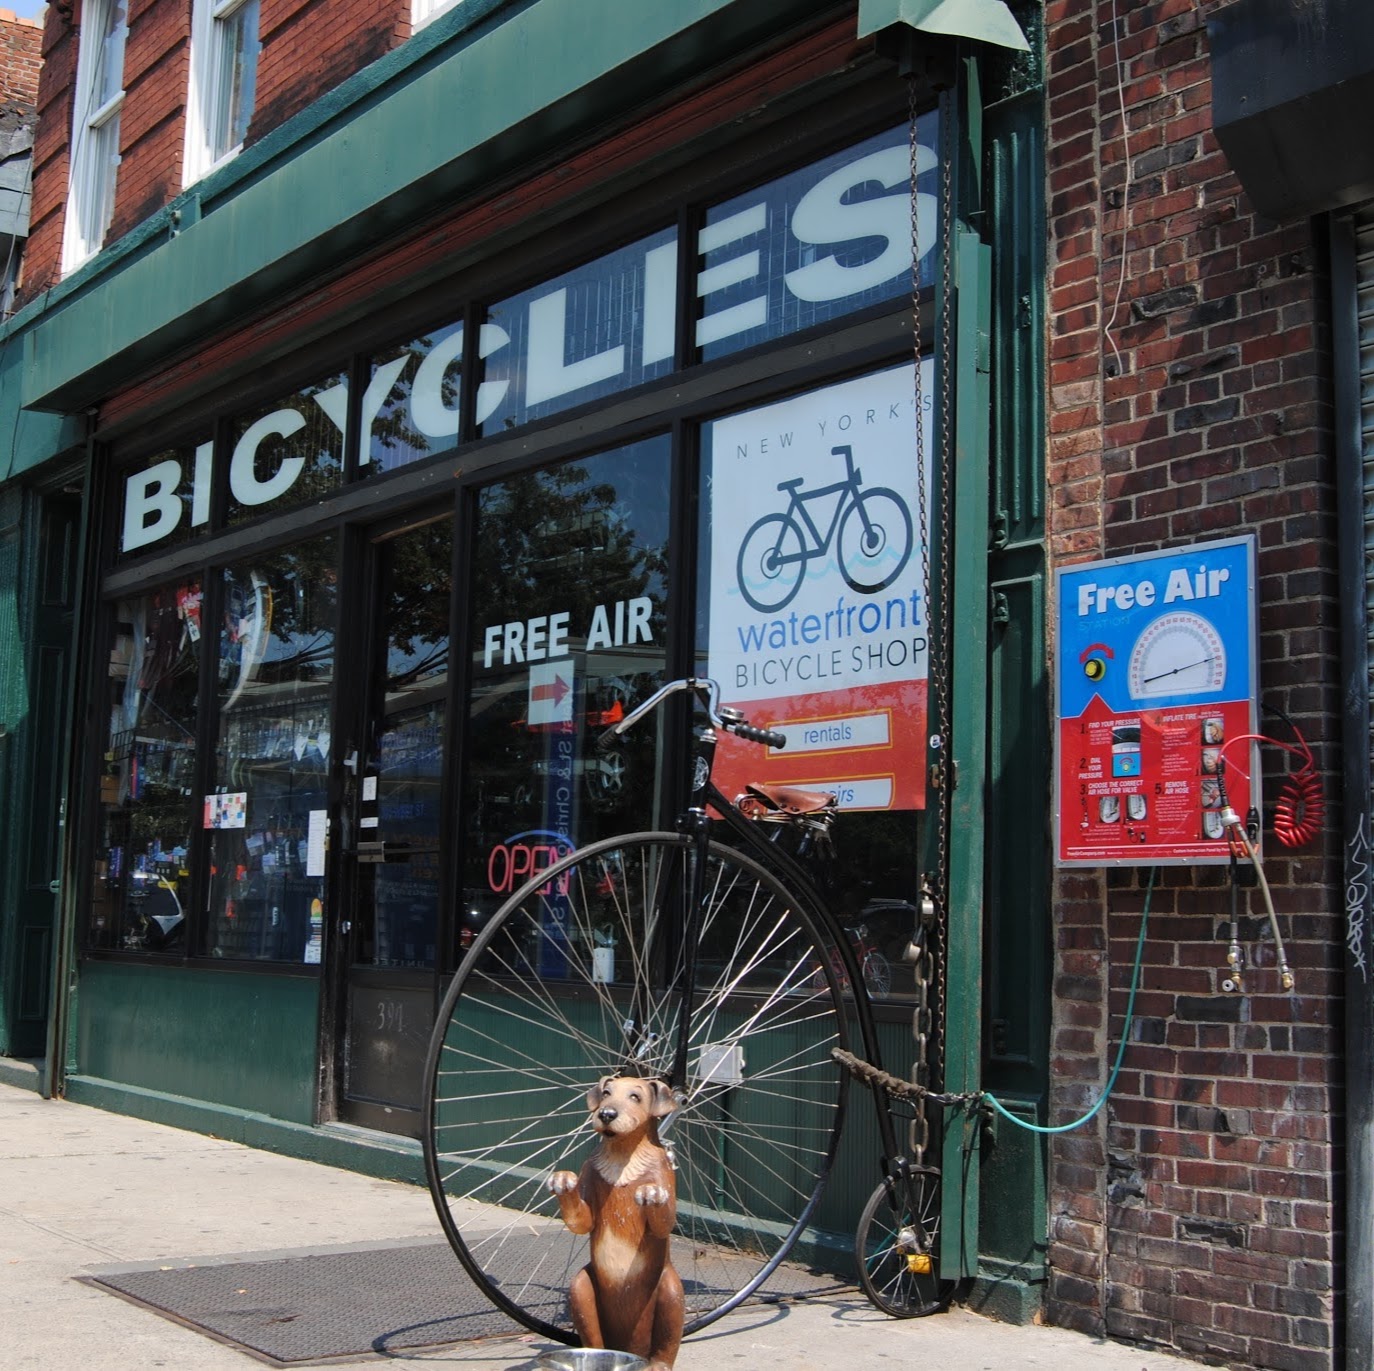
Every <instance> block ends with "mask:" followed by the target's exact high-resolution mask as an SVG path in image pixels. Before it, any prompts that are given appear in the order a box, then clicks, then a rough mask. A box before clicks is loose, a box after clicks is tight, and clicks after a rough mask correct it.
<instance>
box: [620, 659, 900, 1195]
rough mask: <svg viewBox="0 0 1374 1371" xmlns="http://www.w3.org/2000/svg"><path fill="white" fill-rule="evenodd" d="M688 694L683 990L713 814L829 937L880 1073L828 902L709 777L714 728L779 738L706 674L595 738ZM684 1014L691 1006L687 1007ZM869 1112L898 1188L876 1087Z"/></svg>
mask: <svg viewBox="0 0 1374 1371" xmlns="http://www.w3.org/2000/svg"><path fill="white" fill-rule="evenodd" d="M682 692H686V693H690V694H691V695H692V697H693V700H694V701H695V702H696V703H697V704H699V705H700V706H701V707H702V708H703V709H704V710H705V712H706V715H707V718H708V720H709V723H708V725H706V726H705V727H700V728H697V729H695V731H694V748H693V764H694V765H693V772H692V779H691V794H690V797H689V800H688V804H687V807H686V809H684V810H683V811H682V813H681V815H680V816H679V818H678V823H677V827H678V830H679V831H680V832H683V833H686V834H689V835H690V836H691V838H692V845H691V848H690V850H689V856H688V860H687V871H686V873H685V876H686V879H685V880H684V882H683V886H682V889H683V893H684V905H685V908H684V910H683V933H684V937H685V938H686V940H687V941H686V947H685V949H684V957H685V959H686V964H685V967H684V978H685V984H686V986H687V987H688V990H687V993H688V994H689V995H690V994H692V993H693V992H692V987H693V985H694V984H695V972H696V944H697V934H698V931H699V917H700V910H701V904H702V893H703V892H702V880H703V871H704V867H705V862H706V849H707V843H708V842H709V840H710V836H711V828H712V819H711V813H712V811H714V813H715V814H716V816H717V821H718V822H720V823H722V824H723V825H724V827H725V828H726V830H727V831H728V832H729V833H730V834H731V835H732V836H733V837H734V838H735V839H737V841H738V845H739V846H740V847H741V848H742V849H743V850H745V851H746V852H748V853H749V854H750V855H751V856H753V857H755V858H756V859H757V860H758V861H760V862H761V863H762V864H763V865H765V866H767V867H768V868H769V869H770V870H771V871H773V873H774V874H775V875H776V876H777V877H778V878H779V879H780V880H781V881H782V882H783V884H784V885H785V886H786V887H787V889H788V891H789V893H791V894H793V895H794V896H795V897H796V898H797V899H798V901H799V902H800V903H803V904H804V905H805V912H806V913H807V914H809V915H810V916H811V917H812V919H813V920H814V921H815V923H816V926H817V927H818V928H820V929H822V930H824V932H825V934H826V936H827V937H829V939H830V940H831V944H832V948H831V949H827V950H833V951H834V952H835V953H837V954H838V957H839V959H840V963H841V965H842V966H843V967H844V972H845V975H846V977H847V978H848V980H849V986H850V991H851V996H852V1000H853V1007H854V1016H855V1019H856V1021H857V1023H858V1028H859V1037H860V1041H861V1042H862V1045H863V1051H864V1057H865V1059H866V1060H867V1061H868V1062H869V1063H871V1064H872V1066H873V1067H875V1068H876V1069H877V1070H879V1071H881V1070H882V1056H881V1046H880V1044H879V1041H878V1032H877V1023H876V1020H875V1019H874V1015H873V1004H872V1001H871V999H870V998H869V995H868V992H867V990H866V989H865V987H864V982H863V973H862V969H861V968H860V966H859V963H858V959H857V957H856V956H855V954H854V948H853V946H852V944H851V942H850V939H849V937H848V935H847V934H846V933H845V930H844V927H843V925H842V924H841V923H840V921H839V920H838V919H837V918H836V916H835V914H834V913H833V911H832V910H831V909H830V907H829V905H828V904H827V903H826V902H825V900H824V899H823V898H822V896H821V894H820V892H819V891H818V890H817V889H816V885H815V882H814V881H813V880H812V879H811V876H810V874H809V873H808V872H807V871H806V869H805V868H804V867H803V866H802V865H801V863H800V862H799V861H798V860H797V859H796V858H795V857H793V856H792V855H791V854H790V853H788V852H786V851H784V850H783V849H781V848H779V847H778V846H777V845H776V844H775V843H773V842H770V841H769V840H768V838H766V837H764V836H763V835H762V833H761V832H760V829H759V825H758V824H756V823H755V822H753V821H752V820H750V819H747V818H745V817H744V815H743V814H741V813H740V812H739V809H738V808H737V807H736V805H735V804H734V803H733V801H731V800H729V799H728V798H727V797H726V796H725V795H724V794H723V793H722V792H721V791H720V790H719V789H718V788H717V787H716V785H715V783H714V781H713V780H712V779H711V773H712V769H713V766H714V763H715V751H716V744H717V741H718V737H719V732H718V731H728V732H732V733H735V734H737V735H739V736H740V737H743V738H746V739H748V740H749V741H752V742H760V743H765V744H768V745H771V746H777V747H780V746H782V745H783V744H784V742H785V740H784V739H783V738H782V737H781V736H780V735H778V734H774V733H770V732H769V731H768V730H767V729H759V728H751V727H750V726H749V725H748V724H747V723H746V722H745V720H744V717H743V715H741V714H740V713H739V711H737V710H727V709H723V708H722V706H721V705H720V687H719V685H718V684H717V683H716V682H715V681H713V680H710V679H708V678H705V677H689V678H687V679H685V680H680V681H670V682H668V683H667V684H666V685H664V686H662V687H660V688H659V689H658V690H657V691H655V692H654V694H653V695H651V696H649V698H648V699H646V700H644V701H643V702H641V703H640V704H639V705H637V706H636V707H635V708H634V709H633V710H631V711H630V713H628V714H627V715H626V716H625V717H624V718H623V719H621V720H619V721H618V722H616V723H615V724H613V725H612V726H611V727H610V728H608V729H607V730H606V731H605V732H604V733H603V734H602V735H601V737H600V739H599V740H598V745H599V746H600V745H603V744H604V743H605V742H607V741H608V740H609V739H611V738H613V737H617V736H619V735H620V734H621V733H624V732H625V731H626V730H628V729H630V728H632V727H633V726H634V725H635V724H636V723H637V722H639V720H641V719H643V718H644V717H645V716H646V715H647V714H650V713H652V712H653V711H654V710H655V709H657V708H658V706H659V705H660V704H662V703H663V702H664V701H665V700H666V699H668V698H669V697H670V696H672V695H675V694H678V693H682ZM688 1009H690V1006H688ZM690 1017H691V1016H690V1013H689V1012H684V1013H683V1014H682V1015H681V1018H680V1025H681V1026H680V1028H679V1038H678V1042H677V1045H676V1048H675V1050H674V1056H673V1068H672V1073H671V1074H672V1081H673V1082H674V1083H676V1082H680V1081H682V1080H684V1079H686V1069H687V1050H688V1042H687V1038H688V1021H689V1019H690ZM871 1093H872V1096H873V1102H874V1108H875V1109H876V1110H877V1122H878V1136H879V1140H880V1143H881V1145H882V1152H883V1155H882V1159H881V1162H882V1176H883V1182H884V1184H885V1185H887V1186H889V1187H892V1186H894V1185H904V1184H905V1183H906V1182H907V1180H908V1179H909V1178H910V1177H911V1175H912V1174H913V1171H914V1168H913V1167H912V1164H911V1160H910V1158H909V1157H907V1156H906V1154H905V1149H903V1148H900V1147H899V1146H898V1140H897V1130H896V1126H895V1124H894V1121H893V1117H892V1111H891V1107H890V1105H889V1103H888V1100H887V1097H886V1096H885V1095H884V1094H883V1093H882V1092H881V1091H880V1090H877V1089H873V1090H872V1092H871Z"/></svg>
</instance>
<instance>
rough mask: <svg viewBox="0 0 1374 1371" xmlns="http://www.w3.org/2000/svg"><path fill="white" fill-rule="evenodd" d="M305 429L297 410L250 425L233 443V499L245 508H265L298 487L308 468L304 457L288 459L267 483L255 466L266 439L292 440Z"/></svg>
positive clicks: (290, 410) (288, 410) (268, 416)
mask: <svg viewBox="0 0 1374 1371" xmlns="http://www.w3.org/2000/svg"><path fill="white" fill-rule="evenodd" d="M304 427H305V415H303V414H301V413H300V412H299V411H298V410H294V409H279V410H275V411H274V412H273V413H271V414H266V415H264V416H263V417H262V418H261V419H259V420H258V421H257V423H255V424H251V425H249V427H248V430H247V432H246V433H244V435H243V437H242V438H240V439H239V440H238V442H237V443H235V444H234V455H233V457H232V458H231V459H230V462H229V489H230V490H231V491H232V492H233V495H234V499H236V500H237V501H238V502H239V503H240V504H243V505H265V504H268V503H269V502H270V501H272V500H275V499H277V498H278V497H279V496H282V495H285V494H286V492H287V491H288V490H290V489H291V487H292V486H294V485H295V484H296V482H297V481H298V480H299V479H300V474H301V472H302V471H303V470H304V469H305V458H304V457H288V458H286V460H285V461H284V462H282V464H281V466H279V467H278V468H277V471H276V474H275V475H274V476H270V477H268V479H267V480H265V481H260V480H258V476H257V472H255V471H254V470H253V463H254V459H255V458H256V457H257V455H258V446H259V444H261V443H262V441H263V440H264V439H265V438H289V437H291V435H292V434H293V433H299V432H300V431H301V429H303V428H304Z"/></svg>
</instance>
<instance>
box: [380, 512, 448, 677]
mask: <svg viewBox="0 0 1374 1371" xmlns="http://www.w3.org/2000/svg"><path fill="white" fill-rule="evenodd" d="M387 557H388V575H387V577H386V581H385V585H384V590H383V603H382V612H383V622H384V623H385V624H386V626H387V632H388V636H389V638H390V656H391V661H390V663H389V667H388V672H387V675H388V678H389V681H390V684H391V686H392V688H393V689H395V688H398V687H401V686H406V685H415V684H418V683H421V682H423V681H425V680H427V679H428V678H430V677H433V676H437V675H441V674H443V673H444V672H447V670H448V629H449V590H450V587H451V585H452V581H453V527H452V524H451V522H450V521H449V520H448V519H441V520H439V521H437V522H436V523H433V524H429V525H427V526H426V527H424V528H420V529H413V530H411V531H410V532H409V533H407V534H406V535H405V536H403V537H400V538H396V539H394V540H393V541H392V542H391V543H390V544H389V545H388V547H387Z"/></svg>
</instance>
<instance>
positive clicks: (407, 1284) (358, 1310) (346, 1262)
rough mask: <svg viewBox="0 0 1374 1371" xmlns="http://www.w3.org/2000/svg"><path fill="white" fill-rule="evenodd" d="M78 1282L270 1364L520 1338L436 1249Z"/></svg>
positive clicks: (320, 1255) (143, 1269) (446, 1253)
mask: <svg viewBox="0 0 1374 1371" xmlns="http://www.w3.org/2000/svg"><path fill="white" fill-rule="evenodd" d="M82 1279H84V1280H86V1281H89V1282H90V1283H91V1284H93V1285H96V1286H99V1287H101V1288H103V1289H106V1290H109V1291H111V1292H112V1293H114V1294H117V1295H123V1296H124V1297H125V1298H126V1299H130V1300H133V1301H134V1302H135V1303H138V1304H142V1305H145V1306H147V1307H148V1308H150V1309H152V1310H154V1311H155V1312H157V1313H159V1314H163V1315H166V1316H167V1317H169V1318H172V1319H175V1320H176V1321H177V1322H179V1323H184V1324H186V1325H188V1326H189V1327H191V1328H194V1329H195V1330H196V1331H197V1332H201V1333H206V1334H208V1335H209V1336H211V1337H213V1338H217V1339H218V1340H219V1341H221V1342H226V1343H229V1344H230V1345H231V1346H233V1347H236V1348H238V1349H239V1350H240V1351H244V1352H249V1353H251V1354H253V1355H255V1356H257V1357H260V1358H262V1359H263V1360H265V1361H268V1362H270V1363H273V1364H274V1365H277V1366H302V1365H306V1364H308V1363H311V1362H320V1361H328V1360H333V1359H335V1358H338V1357H347V1356H354V1357H357V1356H365V1355H366V1354H368V1353H369V1352H377V1353H385V1352H388V1351H391V1352H395V1351H401V1350H404V1349H411V1350H413V1349H415V1348H420V1347H432V1346H435V1345H438V1344H442V1343H452V1342H465V1341H469V1340H472V1339H477V1338H492V1337H501V1336H506V1337H509V1336H512V1335H514V1334H516V1333H521V1332H524V1329H523V1328H522V1327H521V1326H520V1325H518V1324H516V1323H515V1322H514V1320H512V1319H510V1318H509V1317H508V1316H507V1315H505V1314H502V1313H500V1312H499V1311H498V1310H496V1309H494V1308H492V1306H491V1304H490V1303H488V1301H487V1300H486V1299H485V1298H484V1297H483V1296H482V1295H481V1294H480V1293H479V1292H478V1290H477V1288H476V1287H475V1286H474V1285H473V1284H472V1282H471V1281H470V1280H469V1279H468V1277H467V1274H466V1273H465V1272H464V1271H463V1269H462V1267H461V1266H459V1264H458V1259H457V1258H456V1257H455V1256H454V1255H453V1252H452V1250H451V1249H450V1248H449V1246H448V1244H447V1243H442V1242H440V1243H433V1242H431V1243H420V1244H414V1245H406V1246H387V1247H370V1248H367V1249H362V1250H350V1251H342V1252H340V1251H332V1252H306V1253H302V1254H300V1255H297V1256H277V1257H272V1258H269V1259H262V1260H248V1261H228V1262H223V1263H213V1264H201V1265H195V1266H190V1265H169V1266H168V1267H166V1268H159V1269H149V1268H148V1266H147V1264H146V1263H144V1264H141V1265H140V1267H139V1269H136V1270H129V1269H124V1270H120V1271H110V1270H105V1271H102V1272H101V1273H100V1274H96V1275H90V1276H86V1277H83V1278H82Z"/></svg>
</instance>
